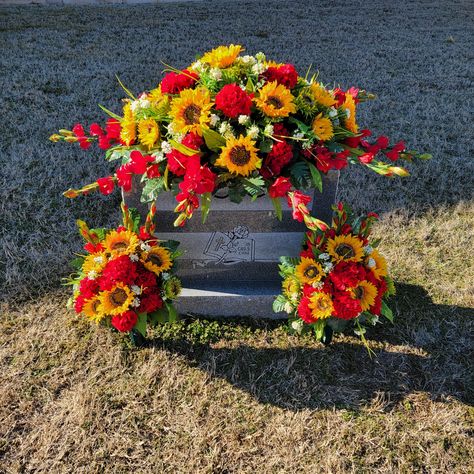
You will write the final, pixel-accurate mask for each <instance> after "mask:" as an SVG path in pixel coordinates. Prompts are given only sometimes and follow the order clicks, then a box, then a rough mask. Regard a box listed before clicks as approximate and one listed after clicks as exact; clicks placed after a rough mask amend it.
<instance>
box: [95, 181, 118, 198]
mask: <svg viewBox="0 0 474 474" xmlns="http://www.w3.org/2000/svg"><path fill="white" fill-rule="evenodd" d="M97 184H98V185H99V191H100V192H101V193H102V194H103V195H104V196H107V195H109V194H110V193H111V192H112V191H113V190H114V186H115V184H114V179H113V178H112V176H107V177H106V178H99V179H98V180H97Z"/></svg>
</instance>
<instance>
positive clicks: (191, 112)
mask: <svg viewBox="0 0 474 474" xmlns="http://www.w3.org/2000/svg"><path fill="white" fill-rule="evenodd" d="M183 117H184V122H185V123H186V125H194V124H196V123H199V118H200V117H201V107H199V106H197V105H196V104H191V105H188V106H187V107H186V108H185V109H184V112H183Z"/></svg>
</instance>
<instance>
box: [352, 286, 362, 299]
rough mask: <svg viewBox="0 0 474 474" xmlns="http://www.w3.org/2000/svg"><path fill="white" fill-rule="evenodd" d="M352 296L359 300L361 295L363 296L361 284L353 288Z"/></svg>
mask: <svg viewBox="0 0 474 474" xmlns="http://www.w3.org/2000/svg"><path fill="white" fill-rule="evenodd" d="M354 296H355V297H356V298H357V299H358V300H361V299H362V297H363V296H364V289H363V288H362V287H361V286H358V287H357V288H355V289H354Z"/></svg>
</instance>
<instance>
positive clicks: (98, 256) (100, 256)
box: [82, 252, 107, 275]
mask: <svg viewBox="0 0 474 474" xmlns="http://www.w3.org/2000/svg"><path fill="white" fill-rule="evenodd" d="M106 264H107V257H106V255H105V253H103V252H101V253H93V254H90V255H87V256H86V258H85V259H84V263H83V264H82V271H83V272H84V273H85V274H86V275H87V274H89V273H90V272H95V273H97V274H99V273H100V272H101V271H102V270H103V269H104V267H105V265H106Z"/></svg>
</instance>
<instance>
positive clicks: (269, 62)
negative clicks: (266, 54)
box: [264, 61, 284, 67]
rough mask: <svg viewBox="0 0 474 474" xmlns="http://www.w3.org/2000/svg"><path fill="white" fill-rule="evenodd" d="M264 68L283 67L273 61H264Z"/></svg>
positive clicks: (282, 64) (281, 64)
mask: <svg viewBox="0 0 474 474" xmlns="http://www.w3.org/2000/svg"><path fill="white" fill-rule="evenodd" d="M264 64H265V66H267V67H280V66H284V63H277V62H275V61H265V62H264Z"/></svg>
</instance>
